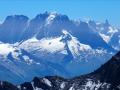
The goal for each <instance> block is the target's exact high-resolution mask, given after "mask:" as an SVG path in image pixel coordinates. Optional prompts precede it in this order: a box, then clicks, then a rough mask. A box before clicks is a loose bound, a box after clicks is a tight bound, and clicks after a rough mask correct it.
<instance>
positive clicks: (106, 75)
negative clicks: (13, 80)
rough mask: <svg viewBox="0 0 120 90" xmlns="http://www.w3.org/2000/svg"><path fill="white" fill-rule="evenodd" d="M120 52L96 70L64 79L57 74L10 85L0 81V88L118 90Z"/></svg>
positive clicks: (14, 89)
mask: <svg viewBox="0 0 120 90" xmlns="http://www.w3.org/2000/svg"><path fill="white" fill-rule="evenodd" d="M119 75H120V52H119V53H117V54H116V55H115V56H113V57H112V58H111V59H110V60H109V61H108V62H107V63H105V64H104V65H102V66H101V67H100V68H99V69H97V70H96V71H94V72H92V73H90V74H86V75H82V76H79V77H75V78H73V79H64V78H61V77H58V76H47V77H43V78H38V77H35V78H34V79H33V80H32V81H31V82H25V83H23V84H20V85H17V86H15V85H12V84H9V83H7V82H2V81H1V82H0V90H120V77H119Z"/></svg>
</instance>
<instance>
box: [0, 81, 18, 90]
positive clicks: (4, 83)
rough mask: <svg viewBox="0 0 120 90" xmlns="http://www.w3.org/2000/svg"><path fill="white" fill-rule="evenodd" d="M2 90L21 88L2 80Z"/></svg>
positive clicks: (0, 87) (0, 85)
mask: <svg viewBox="0 0 120 90" xmlns="http://www.w3.org/2000/svg"><path fill="white" fill-rule="evenodd" d="M0 90H19V89H18V88H17V87H16V86H14V85H12V84H10V83H8V82H4V81H0Z"/></svg>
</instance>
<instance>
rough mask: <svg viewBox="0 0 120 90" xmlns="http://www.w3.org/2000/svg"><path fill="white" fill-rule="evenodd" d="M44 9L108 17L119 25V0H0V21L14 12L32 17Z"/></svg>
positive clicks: (100, 18)
mask: <svg viewBox="0 0 120 90" xmlns="http://www.w3.org/2000/svg"><path fill="white" fill-rule="evenodd" d="M45 11H49V12H52V11H56V12H58V13H62V14H66V15H68V16H69V17H70V18H71V19H87V18H91V19H93V20H96V21H101V22H104V21H105V20H106V19H108V20H109V22H110V23H111V24H113V25H115V26H117V27H120V0H0V21H3V20H4V19H5V17H6V16H8V15H14V14H23V15H27V16H28V17H29V18H33V17H35V16H36V15H37V14H39V13H43V12H45Z"/></svg>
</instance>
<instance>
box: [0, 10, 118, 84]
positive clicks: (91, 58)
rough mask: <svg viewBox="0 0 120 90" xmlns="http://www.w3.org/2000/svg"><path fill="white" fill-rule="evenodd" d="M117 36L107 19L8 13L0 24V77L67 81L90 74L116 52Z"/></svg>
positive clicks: (20, 81)
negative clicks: (96, 19)
mask: <svg viewBox="0 0 120 90" xmlns="http://www.w3.org/2000/svg"><path fill="white" fill-rule="evenodd" d="M119 35H120V30H119V29H118V28H116V27H114V26H112V25H110V24H109V22H108V20H106V21H105V22H104V23H101V22H96V21H93V20H89V21H81V20H71V19H69V17H68V16H67V15H62V14H58V13H49V12H45V13H42V14H38V15H37V16H36V17H35V18H33V19H29V18H28V17H27V16H24V15H11V16H7V17H6V19H5V21H4V22H3V23H2V24H0V80H2V81H8V82H10V83H13V84H15V85H18V84H21V83H23V82H26V81H31V80H32V79H33V78H34V77H40V78H42V77H44V76H60V77H63V78H66V79H68V80H69V79H71V78H73V77H76V76H80V75H84V74H88V73H91V72H93V71H95V70H96V69H98V68H99V67H100V66H101V65H103V64H105V63H106V62H109V61H108V60H109V59H110V58H111V57H112V56H113V55H115V54H116V53H117V52H118V51H119V49H120V38H119V37H120V36H119ZM88 76H89V75H88ZM85 77H86V76H85ZM50 78H52V77H50ZM58 78H59V77H58Z"/></svg>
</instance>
